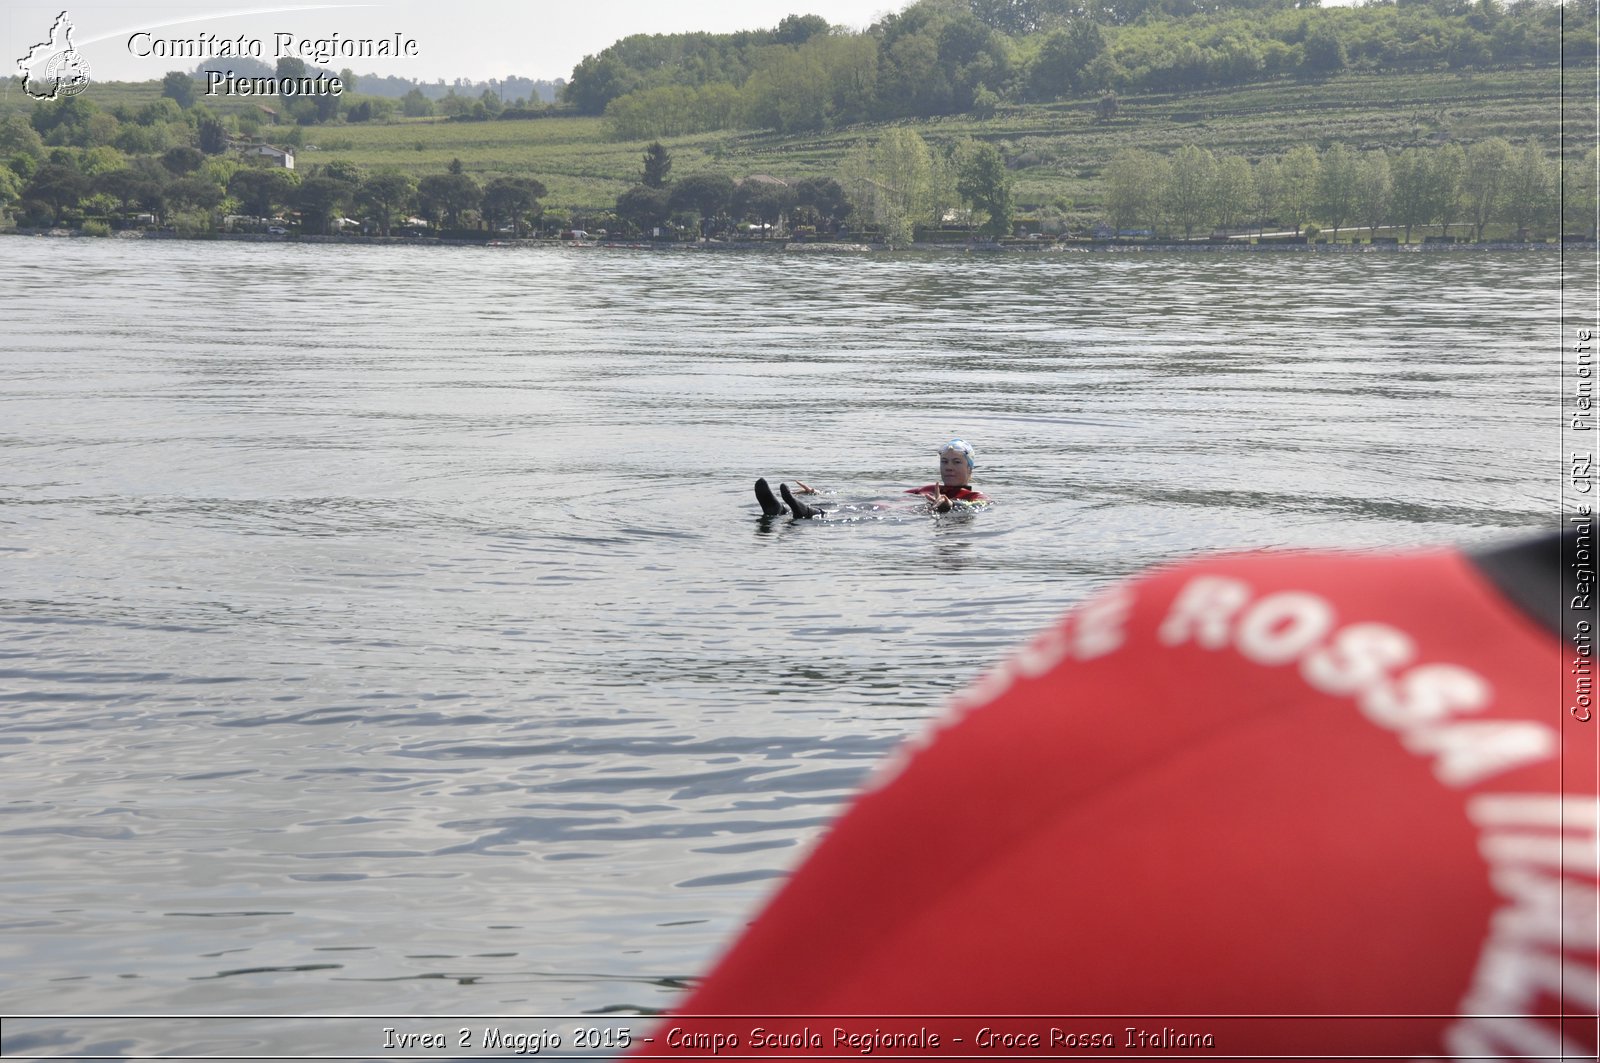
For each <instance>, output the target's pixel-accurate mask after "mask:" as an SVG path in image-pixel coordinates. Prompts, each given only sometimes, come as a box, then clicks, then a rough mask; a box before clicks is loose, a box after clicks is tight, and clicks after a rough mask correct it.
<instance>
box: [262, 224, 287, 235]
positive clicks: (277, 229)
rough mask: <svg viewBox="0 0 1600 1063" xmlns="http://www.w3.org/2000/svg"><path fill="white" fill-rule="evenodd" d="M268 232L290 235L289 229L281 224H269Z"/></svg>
mask: <svg viewBox="0 0 1600 1063" xmlns="http://www.w3.org/2000/svg"><path fill="white" fill-rule="evenodd" d="M267 232H269V233H271V234H272V235H273V236H288V235H289V230H288V229H285V228H284V227H283V226H281V225H269V226H267Z"/></svg>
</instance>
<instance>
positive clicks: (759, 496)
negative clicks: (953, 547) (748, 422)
mask: <svg viewBox="0 0 1600 1063" xmlns="http://www.w3.org/2000/svg"><path fill="white" fill-rule="evenodd" d="M975 464H976V462H975V461H974V455H973V451H972V447H971V446H970V445H969V444H968V443H967V442H966V440H964V439H952V440H951V441H950V442H948V443H946V444H945V445H944V446H942V447H940V448H939V482H938V483H932V484H927V485H925V486H923V487H913V488H911V489H910V490H908V491H906V494H908V495H921V496H923V497H924V498H926V499H927V500H928V504H929V505H930V506H931V507H932V508H933V509H934V511H935V512H938V513H948V512H950V510H951V509H953V508H954V507H955V506H956V505H957V504H963V503H965V504H970V503H973V502H987V501H989V496H988V495H986V494H984V493H982V492H981V491H978V490H976V489H975V488H973V486H972V470H973V467H974V465H975ZM795 483H796V484H797V485H798V486H799V488H800V493H801V494H807V495H813V494H816V491H815V490H814V489H813V488H810V487H807V486H806V485H805V484H804V483H802V482H801V481H799V480H796V481H795ZM778 494H779V495H781V496H782V497H783V501H782V502H780V501H778V498H777V497H776V496H774V495H773V493H772V487H771V485H769V484H768V483H767V481H766V479H765V478H762V479H759V480H757V481H756V501H757V502H759V503H761V515H762V516H764V517H781V516H783V513H784V507H785V506H787V507H788V511H789V512H790V513H793V514H794V516H795V518H796V519H797V520H804V519H806V518H808V517H821V516H824V515H826V513H827V511H826V510H822V509H818V508H817V507H815V506H811V505H807V504H806V503H804V502H802V501H800V500H799V499H797V498H795V497H794V492H792V491H790V490H789V485H788V484H786V483H780V484H778Z"/></svg>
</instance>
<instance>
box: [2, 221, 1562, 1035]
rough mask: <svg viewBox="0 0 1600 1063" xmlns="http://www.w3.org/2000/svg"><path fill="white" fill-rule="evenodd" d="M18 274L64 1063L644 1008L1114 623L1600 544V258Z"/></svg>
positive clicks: (8, 511) (16, 740) (14, 621)
mask: <svg viewBox="0 0 1600 1063" xmlns="http://www.w3.org/2000/svg"><path fill="white" fill-rule="evenodd" d="M0 263H3V265H4V267H5V269H4V272H3V274H0V276H3V278H4V279H3V280H0V371H3V373H4V383H3V385H0V639H3V641H0V654H3V657H4V659H3V660H0V677H3V682H0V704H3V709H4V711H3V713H0V788H3V792H0V812H3V813H4V816H3V818H0V837H3V839H4V859H3V860H0V893H3V896H4V898H5V905H4V910H3V912H0V928H3V931H4V934H3V937H0V1013H4V1014H7V1015H36V1016H59V1017H60V1018H38V1019H32V1020H28V1021H24V1022H17V1021H11V1020H8V1022H7V1030H6V1035H5V1041H6V1043H5V1050H6V1054H7V1055H8V1056H14V1055H15V1056H25V1055H33V1056H38V1057H47V1056H52V1055H58V1054H65V1053H91V1054H94V1053H97V1054H102V1055H106V1056H117V1055H131V1054H137V1053H141V1052H142V1053H152V1052H167V1053H187V1054H191V1055H200V1054H208V1053H221V1052H234V1053H239V1054H266V1055H271V1054H275V1053H276V1054H283V1055H289V1054H311V1053H314V1052H329V1053H342V1054H355V1055H359V1054H363V1053H368V1054H370V1056H371V1058H388V1057H390V1055H391V1054H390V1053H386V1052H384V1051H382V1050H381V1046H382V1043H383V1036H384V1035H383V1034H382V1033H381V1032H380V1029H381V1027H382V1026H384V1025H393V1024H392V1023H384V1022H380V1021H377V1020H376V1019H371V1020H369V1019H359V1020H357V1019H349V1020H334V1019H327V1018H321V1019H318V1018H306V1019H301V1020H289V1019H277V1020H268V1019H256V1020H248V1019H237V1020H232V1021H222V1020H201V1019H191V1020H178V1019H171V1018H160V1019H157V1018H151V1017H156V1016H178V1015H252V1016H295V1015H306V1016H325V1017H326V1016H340V1015H347V1016H384V1015H394V1016H441V1017H456V1018H460V1019H462V1020H463V1021H460V1022H455V1021H446V1020H445V1019H440V1020H439V1021H428V1022H423V1021H421V1020H414V1021H412V1022H411V1025H410V1026H409V1027H404V1028H408V1029H414V1030H417V1031H422V1032H425V1031H433V1030H436V1029H437V1030H453V1029H455V1028H456V1027H457V1026H461V1025H473V1026H478V1027H481V1026H483V1025H486V1023H485V1022H484V1021H480V1020H477V1019H474V1020H473V1021H471V1022H470V1023H468V1022H467V1021H465V1020H466V1019H467V1017H469V1016H472V1017H495V1016H502V1017H507V1018H508V1019H509V1018H510V1017H516V1016H556V1015H580V1014H590V1015H593V1016H596V1017H597V1021H598V1019H599V1018H604V1019H605V1020H606V1022H607V1023H608V1024H609V1025H610V1026H619V1025H624V1026H625V1025H628V1022H627V1020H628V1019H629V1018H630V1016H631V1017H632V1020H633V1025H634V1028H635V1029H638V1028H639V1027H640V1025H641V1021H640V1020H639V1018H638V1015H639V1013H641V1012H647V1011H652V1010H655V1009H660V1008H664V1007H667V1006H670V1005H671V1004H672V1002H673V1000H674V999H675V998H676V996H677V994H678V993H679V992H681V989H682V987H683V985H684V984H685V982H686V980H687V979H690V978H692V977H693V976H694V975H696V974H697V973H698V972H700V971H702V970H703V969H704V967H705V966H706V964H707V963H708V962H709V961H710V959H711V958H712V957H713V956H714V955H715V954H716V952H717V950H718V948H719V947H720V945H721V944H722V943H724V942H725V941H726V940H727V939H728V938H729V937H730V935H731V934H732V933H734V932H735V931H736V930H737V929H738V928H739V927H740V926H741V925H742V924H743V922H744V921H745V920H746V919H747V918H748V917H749V916H750V915H751V914H752V912H753V910H754V908H755V906H756V905H757V904H758V902H759V901H760V900H761V899H762V898H763V897H764V896H766V895H767V894H768V892H769V891H770V890H771V889H772V888H773V887H774V885H776V883H777V880H778V879H780V878H781V877H782V876H783V875H784V874H785V873H786V871H787V870H788V869H789V868H791V867H792V866H793V865H794V863H795V862H796V860H797V859H798V858H799V857H800V856H801V855H802V853H803V852H804V849H805V847H806V845H807V844H808V843H809V842H810V841H811V840H812V839H813V838H815V837H816V836H817V834H818V833H819V831H820V830H821V829H822V828H823V827H824V825H825V824H826V823H827V822H828V821H829V819H830V817H832V816H833V815H834V814H835V813H836V812H837V810H838V809H839V807H840V804H841V802H842V801H844V800H845V799H846V798H847V797H848V795H849V794H850V792H851V791H852V788H853V787H854V786H855V785H856V784H857V783H858V782H859V781H860V780H861V779H862V778H863V776H864V774H865V773H866V772H867V771H868V769H869V768H870V766H871V765H872V764H873V763H874V762H875V761H877V760H878V759H879V758H880V757H882V756H883V755H884V754H885V753H886V752H887V751H888V750H889V749H890V748H891V747H893V746H894V745H895V743H897V742H899V741H900V740H901V739H903V738H904V737H906V736H907V735H910V734H913V733H915V732H917V731H918V730H919V729H920V728H921V727H922V726H923V725H924V724H925V722H926V721H927V720H928V719H929V718H930V717H931V716H932V715H934V714H936V713H937V712H938V711H939V709H940V706H941V704H942V703H943V702H944V700H945V699H946V697H947V696H948V695H949V694H950V693H951V692H952V690H953V689H955V688H957V687H960V686H961V685H963V684H965V683H966V682H967V681H969V680H970V679H972V678H973V677H974V676H975V675H976V674H977V673H978V672H979V671H980V670H982V669H983V668H984V667H986V666H988V665H990V664H992V663H994V662H995V661H996V660H997V659H999V658H1000V657H1001V656H1002V655H1003V654H1004V653H1005V652H1006V651H1007V649H1008V648H1009V647H1011V646H1013V645H1014V644H1015V643H1017V641H1018V640H1020V639H1022V638H1023V637H1025V636H1026V635H1028V634H1029V633H1030V632H1031V631H1033V630H1034V629H1035V628H1037V627H1039V626H1040V625H1042V624H1043V623H1045V622H1046V621H1047V620H1049V619H1050V618H1051V617H1053V616H1055V615H1056V614H1057V613H1059V612H1060V611H1061V610H1062V609H1064V608H1065V607H1067V606H1069V605H1070V604H1072V603H1073V602H1075V601H1077V600H1079V599H1081V598H1082V597H1084V596H1085V595H1086V594H1087V593H1089V592H1090V591H1091V590H1093V589H1094V588H1096V587H1098V586H1101V585H1103V584H1105V583H1106V582H1108V581H1111V580H1114V579H1116V578H1118V577H1120V576H1122V575H1124V574H1126V573H1128V572H1130V571H1132V570H1135V569H1138V568H1141V567H1143V566H1145V565H1148V564H1151V563H1154V562H1159V561H1162V560H1164V559H1170V558H1174V557H1179V556H1183V555H1187V554H1190V553H1193V552H1197V551H1201V550H1211V549H1217V548H1236V547H1287V546H1300V545H1329V544H1337V545H1361V546H1379V545H1408V544H1416V543H1424V542H1435V541H1457V542H1483V541H1487V540H1492V539H1496V538H1500V537H1503V536H1504V535H1505V534H1506V533H1507V532H1508V531H1510V530H1513V529H1523V528H1529V527H1533V526H1537V525H1539V524H1540V523H1541V522H1546V521H1549V520H1552V519H1553V515H1554V513H1555V512H1556V508H1555V507H1556V492H1557V490H1558V480H1557V472H1556V471H1555V470H1556V469H1557V468H1558V466H1557V465H1556V463H1555V455H1557V453H1558V436H1557V433H1558V431H1559V407H1558V402H1559V390H1558V382H1559V378H1558V368H1557V366H1558V364H1559V358H1560V353H1559V346H1560V343H1561V334H1560V331H1559V321H1558V313H1557V310H1558V295H1559V263H1558V260H1557V257H1556V256H1555V255H1553V254H1531V253H1524V254H1515V253H1503V254H1452V255H1423V254H1369V255H1225V256H1224V255H1192V256H1191V255H1178V254H1161V255H1109V254H1107V255H1084V254H1079V255H1040V256H946V257H931V256H904V257H894V256H879V257H873V258H870V259H868V258H856V257H850V258H834V257H826V256H796V255H789V256H784V255H742V254H726V255H701V254H690V253H684V254H658V255H653V254H648V253H634V252H625V251H624V252H610V251H603V250H602V251H588V252H584V251H576V250H570V249H569V250H556V249H549V250H524V249H487V248H486V249H465V248H446V249H420V248H419V249H406V248H375V247H344V246H316V247H311V246H295V245H291V244H282V245H254V244H215V245H208V244H198V243H176V242H174V243H167V242H161V243H157V242H140V243H134V242H114V241H84V240H74V241H67V240H42V239H37V240H25V239H20V238H16V239H4V240H0ZM953 435H960V436H963V437H965V438H966V439H967V440H969V441H971V443H972V444H973V445H974V447H975V448H976V449H977V454H978V461H979V466H978V470H977V477H976V481H977V482H978V483H979V484H980V485H981V486H982V487H983V488H984V489H985V490H986V491H988V492H990V493H991V494H992V495H993V496H994V497H996V498H997V499H998V504H997V505H995V506H993V507H991V508H989V509H988V510H986V511H984V512H981V513H978V514H976V515H964V516H963V515H958V516H954V517H944V518H938V517H932V516H929V515H927V514H926V513H923V512H919V511H918V510H917V509H916V507H915V506H913V505H912V504H910V503H909V502H907V501H906V500H905V499H904V498H903V496H901V495H900V494H899V492H900V491H901V490H902V489H903V488H904V487H907V486H911V485H915V484H920V483H926V482H928V481H930V480H932V479H934V478H935V477H936V471H937V470H936V463H937V459H936V457H935V455H934V448H935V446H936V445H937V444H938V443H940V442H942V441H943V440H945V439H947V438H949V437H950V436H953ZM757 476H767V477H769V478H771V479H772V480H773V481H774V484H776V481H777V480H779V479H788V480H792V479H794V478H797V477H798V478H801V479H804V480H806V481H808V482H810V483H812V484H814V485H817V486H819V487H821V488H822V489H823V490H824V498H823V501H822V504H823V505H826V506H834V507H842V509H841V512H840V513H839V514H836V516H835V517H834V518H830V519H827V520H823V521H813V522H800V523H790V522H787V521H779V522H776V523H773V524H771V525H763V524H762V523H760V522H759V521H758V520H757V516H758V509H757V507H756V505H755V501H754V498H753V496H752V494H751V490H750V485H751V482H752V481H753V480H754V479H755V478H756V477H757ZM874 503H882V504H883V505H884V507H885V508H874ZM91 1015H120V1016H131V1017H132V1018H122V1019H116V1020H103V1021H99V1022H95V1021H90V1020H88V1019H86V1018H76V1017H75V1016H91ZM141 1016H142V1017H146V1018H143V1019H141V1018H137V1017H141ZM506 1025H507V1028H508V1029H509V1028H513V1027H514V1024H512V1023H509V1022H508V1023H506ZM544 1025H548V1026H549V1027H550V1028H551V1029H553V1030H561V1031H563V1032H564V1034H565V1036H566V1045H567V1047H571V1045H572V1038H571V1030H570V1029H569V1028H570V1027H572V1026H576V1025H581V1024H580V1023H576V1022H566V1023H549V1024H544ZM515 1028H519V1029H523V1028H527V1024H526V1023H525V1024H523V1026H521V1027H515ZM534 1028H536V1029H537V1028H539V1024H534ZM503 1054H504V1053H502V1055H503Z"/></svg>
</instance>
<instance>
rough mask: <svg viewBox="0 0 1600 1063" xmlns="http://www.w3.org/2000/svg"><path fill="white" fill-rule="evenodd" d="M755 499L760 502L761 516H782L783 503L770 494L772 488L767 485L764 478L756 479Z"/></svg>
mask: <svg viewBox="0 0 1600 1063" xmlns="http://www.w3.org/2000/svg"><path fill="white" fill-rule="evenodd" d="M756 501H757V502H760V503H761V515H762V516H763V517H781V516H783V505H782V503H780V502H779V501H778V500H777V498H775V497H774V496H773V494H772V488H770V487H768V486H767V481H766V478H765V477H763V478H762V479H760V480H757V481H756Z"/></svg>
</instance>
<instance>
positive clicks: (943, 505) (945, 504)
mask: <svg viewBox="0 0 1600 1063" xmlns="http://www.w3.org/2000/svg"><path fill="white" fill-rule="evenodd" d="M932 505H933V509H934V512H935V513H948V512H950V507H951V506H953V505H955V503H954V502H952V501H950V499H948V498H946V497H945V496H944V494H943V493H942V492H937V491H936V492H934V495H933V500H932Z"/></svg>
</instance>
